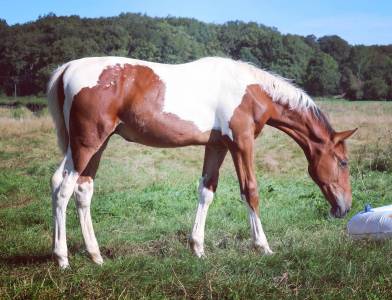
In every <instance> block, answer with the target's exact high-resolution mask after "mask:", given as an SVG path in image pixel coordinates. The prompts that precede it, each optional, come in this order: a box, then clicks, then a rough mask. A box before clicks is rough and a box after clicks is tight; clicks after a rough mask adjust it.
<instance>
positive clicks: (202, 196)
mask: <svg viewBox="0 0 392 300" xmlns="http://www.w3.org/2000/svg"><path fill="white" fill-rule="evenodd" d="M198 190H199V202H201V203H203V204H205V205H210V204H211V202H212V200H213V199H214V192H213V191H211V190H210V189H209V188H207V187H206V185H205V183H204V177H202V178H201V179H200V183H199V189H198Z"/></svg>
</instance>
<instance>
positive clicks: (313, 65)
mask: <svg viewBox="0 0 392 300" xmlns="http://www.w3.org/2000/svg"><path fill="white" fill-rule="evenodd" d="M339 80H340V73H339V67H338V64H337V62H336V61H335V60H334V59H333V58H332V57H331V56H330V55H328V54H326V53H323V52H320V51H318V52H316V54H315V56H314V57H313V58H312V59H311V60H310V61H309V64H308V67H307V70H306V75H305V87H306V90H307V91H309V93H311V94H313V95H316V96H322V95H333V94H336V92H337V90H338V83H339Z"/></svg>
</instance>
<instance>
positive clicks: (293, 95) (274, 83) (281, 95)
mask: <svg viewBox="0 0 392 300" xmlns="http://www.w3.org/2000/svg"><path fill="white" fill-rule="evenodd" d="M238 62H239V63H240V64H242V65H243V66H244V67H246V68H248V70H249V71H250V72H252V74H253V76H255V77H256V78H257V81H258V82H259V83H260V85H261V87H262V89H263V90H264V91H265V92H266V93H267V94H268V95H269V96H270V97H271V98H272V101H274V102H277V103H280V104H283V105H287V106H288V107H289V108H290V109H292V110H296V111H299V112H301V111H309V112H310V113H311V114H312V116H313V118H314V119H315V120H317V121H319V122H320V124H321V125H322V126H323V127H324V128H325V129H326V130H327V131H328V133H330V134H332V133H333V132H334V130H333V128H332V126H331V124H330V122H329V121H328V118H327V117H326V116H325V115H324V113H323V112H322V111H321V110H320V109H319V108H318V107H317V105H316V103H315V102H314V101H313V99H312V98H311V97H310V96H309V95H308V94H307V93H306V92H305V91H304V90H302V89H301V88H299V87H297V86H296V85H295V84H294V83H293V82H292V81H291V80H289V79H287V78H284V77H282V76H280V75H277V74H274V73H272V72H269V71H266V70H263V69H260V68H258V67H256V66H254V65H253V64H251V63H248V62H242V61H238Z"/></svg>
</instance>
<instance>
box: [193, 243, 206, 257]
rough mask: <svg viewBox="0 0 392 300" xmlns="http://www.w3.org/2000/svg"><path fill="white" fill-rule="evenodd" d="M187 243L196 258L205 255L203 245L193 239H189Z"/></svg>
mask: <svg viewBox="0 0 392 300" xmlns="http://www.w3.org/2000/svg"><path fill="white" fill-rule="evenodd" d="M189 243H190V245H191V249H192V252H193V253H194V254H195V255H196V256H197V257H198V258H204V257H205V256H206V255H205V254H204V246H203V245H202V244H201V243H199V242H196V241H195V240H192V239H190V240H189Z"/></svg>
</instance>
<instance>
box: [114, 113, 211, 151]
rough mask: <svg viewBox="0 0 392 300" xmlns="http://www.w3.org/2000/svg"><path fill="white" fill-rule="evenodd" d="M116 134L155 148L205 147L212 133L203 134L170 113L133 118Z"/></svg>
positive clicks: (127, 119)
mask: <svg viewBox="0 0 392 300" xmlns="http://www.w3.org/2000/svg"><path fill="white" fill-rule="evenodd" d="M116 133H118V134H119V135H121V136H122V137H123V138H125V139H126V140H128V141H132V142H136V143H140V144H144V145H148V146H154V147H181V146H189V145H204V144H207V143H208V141H209V137H210V131H205V132H202V131H200V130H199V129H198V128H197V127H196V126H195V125H194V124H193V123H192V122H190V121H185V120H182V119H180V118H178V117H177V116H176V115H173V114H168V113H160V114H159V115H155V116H153V117H147V118H145V117H140V116H131V117H129V118H126V119H124V120H123V121H122V122H121V123H120V124H119V125H118V126H117V129H116Z"/></svg>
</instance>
